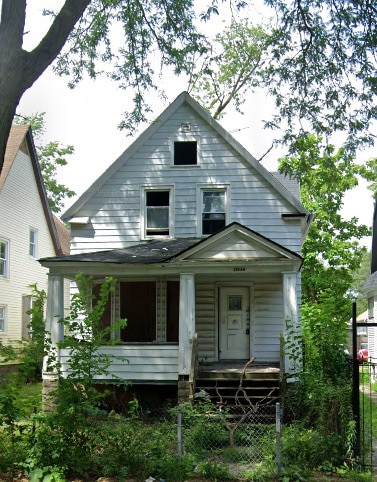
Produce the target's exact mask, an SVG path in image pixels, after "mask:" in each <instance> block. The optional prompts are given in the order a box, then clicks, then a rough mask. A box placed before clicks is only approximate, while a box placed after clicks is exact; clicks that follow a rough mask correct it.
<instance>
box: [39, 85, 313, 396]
mask: <svg viewBox="0 0 377 482" xmlns="http://www.w3.org/2000/svg"><path fill="white" fill-rule="evenodd" d="M63 219H64V220H65V221H66V222H69V223H70V225H71V229H72V231H71V255H70V256H63V257H58V258H48V259H43V260H41V263H42V265H43V266H44V267H47V268H49V280H50V281H49V296H51V302H50V305H49V306H50V311H49V313H48V329H49V330H50V332H51V334H52V340H53V342H54V343H57V342H58V341H59V340H61V339H62V337H63V336H64V335H63V331H62V327H61V326H60V325H59V323H58V322H57V320H59V317H62V315H63V306H62V300H63V296H64V294H63V280H64V279H66V278H68V279H71V280H74V278H75V275H76V273H78V272H81V273H83V274H87V275H91V276H93V277H94V285H96V284H98V283H101V281H103V279H104V277H105V276H110V275H111V276H114V277H116V278H117V279H118V280H119V283H118V284H117V288H116V292H115V294H114V295H113V296H112V298H111V300H110V302H109V307H108V310H107V314H106V317H107V319H106V322H107V323H109V324H111V323H112V322H113V321H114V320H116V319H119V318H120V317H122V318H126V319H127V327H126V328H124V329H122V330H120V331H119V333H117V335H118V336H119V338H120V340H121V342H120V344H118V345H116V346H111V347H110V346H109V347H107V348H104V349H105V350H107V351H109V352H111V353H113V354H114V355H125V356H126V357H127V359H128V362H129V363H122V362H117V361H115V362H114V364H113V366H112V371H113V373H114V374H116V375H118V376H119V377H121V378H125V379H127V380H130V381H131V382H132V383H133V385H134V386H137V385H142V384H155V385H158V384H160V385H164V384H165V385H169V384H170V385H173V386H174V387H178V391H179V394H180V395H181V396H182V398H183V397H184V396H185V395H184V394H185V393H186V392H185V390H187V388H188V385H189V384H190V383H191V384H192V383H193V380H192V367H193V359H194V358H195V359H197V360H198V361H199V364H200V365H201V366H202V367H203V366H206V364H207V365H209V364H211V363H218V362H222V363H225V364H227V366H232V364H233V365H234V366H236V365H237V366H238V365H240V366H241V365H242V364H243V363H245V362H246V361H248V360H249V359H250V358H251V357H255V362H254V364H255V366H260V367H266V369H268V368H269V367H275V369H276V370H279V366H280V363H281V359H282V357H281V335H282V334H284V333H286V330H287V325H289V326H293V327H298V325H299V318H300V315H299V306H300V267H301V264H302V258H301V255H300V253H301V247H302V243H303V240H304V238H305V235H306V232H307V229H308V227H309V224H310V219H311V216H310V213H309V212H308V211H307V210H306V209H305V208H304V207H303V205H302V204H301V202H300V199H299V189H298V185H297V182H296V181H295V180H290V179H286V178H284V177H283V176H281V175H273V174H271V173H270V172H268V171H267V170H266V169H265V168H264V167H263V166H262V165H261V164H260V163H259V162H258V161H257V160H256V159H254V157H253V156H252V155H251V154H250V153H249V152H247V151H246V150H245V149H244V148H243V147H242V146H241V145H240V144H239V143H238V142H237V141H236V140H235V139H234V138H233V137H232V136H231V135H230V134H229V133H228V132H227V131H225V130H224V129H223V128H222V127H221V125H220V124H219V123H218V122H216V121H215V120H214V119H213V118H212V117H211V116H210V115H209V114H208V112H207V111H206V110H205V109H203V108H202V107H201V106H200V105H199V104H198V103H197V102H196V101H194V100H193V99H192V98H191V97H190V95H189V94H187V93H185V92H184V93H182V94H181V95H180V96H179V97H177V99H176V100H175V101H174V102H173V103H172V104H171V105H170V106H169V107H168V108H167V109H166V110H165V111H164V112H163V113H162V114H161V115H160V116H159V117H157V118H156V120H155V121H154V122H153V123H152V124H151V125H150V126H149V127H148V128H147V129H146V130H145V131H144V132H143V133H142V134H141V135H140V136H139V137H138V138H137V139H136V140H135V141H134V143H133V144H132V145H131V146H130V147H129V148H128V149H127V150H126V151H125V152H124V153H123V154H122V155H121V156H120V157H119V158H118V159H117V160H116V161H115V162H114V163H113V164H112V165H111V166H110V167H109V168H108V169H107V170H106V171H105V172H104V173H103V175H101V177H100V178H99V179H98V180H97V181H96V182H95V183H94V184H93V185H92V186H91V187H90V188H89V189H88V190H87V191H86V192H85V193H84V194H83V195H82V196H81V197H80V198H79V199H78V200H77V201H76V202H75V203H74V204H73V206H72V207H71V208H70V209H68V211H67V212H66V213H65V214H64V216H63ZM195 334H196V335H195ZM194 335H195V336H194ZM196 336H197V345H196V342H195V340H196ZM193 352H194V353H193ZM193 354H194V357H193ZM58 355H59V357H60V361H61V362H62V364H63V367H64V363H65V361H66V359H67V356H68V353H67V352H66V351H64V350H58ZM48 377H49V374H46V375H45V378H46V380H47V379H48Z"/></svg>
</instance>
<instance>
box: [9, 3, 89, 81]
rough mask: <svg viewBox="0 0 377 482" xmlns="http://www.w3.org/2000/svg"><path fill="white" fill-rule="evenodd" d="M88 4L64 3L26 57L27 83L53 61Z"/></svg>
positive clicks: (34, 78)
mask: <svg viewBox="0 0 377 482" xmlns="http://www.w3.org/2000/svg"><path fill="white" fill-rule="evenodd" d="M8 1H11V0H8ZM18 1H19V0H18ZM89 4H90V0H66V1H65V3H64V5H63V7H62V8H61V10H60V12H59V13H58V14H57V16H56V17H55V18H54V21H53V22H52V24H51V27H50V29H49V30H48V32H47V34H46V35H45V36H44V38H43V39H42V40H41V42H40V43H39V45H38V46H37V47H36V48H35V49H34V50H33V51H32V52H30V53H29V54H28V55H27V68H26V71H25V74H26V76H27V83H29V84H30V85H32V84H33V83H34V82H35V81H36V80H37V79H38V77H39V76H40V75H41V74H42V73H43V72H44V70H45V69H46V68H47V67H48V66H49V65H50V64H51V63H52V62H53V60H55V58H56V57H57V55H58V54H59V52H60V51H61V49H62V48H63V46H64V44H65V43H66V41H67V39H68V37H69V35H70V33H71V32H72V30H73V29H74V27H75V25H76V23H77V21H78V20H79V19H80V17H81V16H82V15H83V13H84V12H85V9H86V8H87V6H88V5H89Z"/></svg>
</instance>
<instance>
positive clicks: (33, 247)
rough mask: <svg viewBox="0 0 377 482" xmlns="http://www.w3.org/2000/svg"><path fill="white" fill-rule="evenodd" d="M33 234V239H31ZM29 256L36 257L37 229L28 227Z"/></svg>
mask: <svg viewBox="0 0 377 482" xmlns="http://www.w3.org/2000/svg"><path fill="white" fill-rule="evenodd" d="M32 234H33V240H32V239H31V237H32ZM29 256H30V258H33V259H37V257H38V230H37V229H34V228H30V230H29Z"/></svg>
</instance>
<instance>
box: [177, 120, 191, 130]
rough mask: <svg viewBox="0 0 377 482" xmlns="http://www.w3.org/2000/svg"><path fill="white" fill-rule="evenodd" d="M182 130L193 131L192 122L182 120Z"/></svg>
mask: <svg viewBox="0 0 377 482" xmlns="http://www.w3.org/2000/svg"><path fill="white" fill-rule="evenodd" d="M180 130H181V132H191V123H190V122H182V124H181V129H180Z"/></svg>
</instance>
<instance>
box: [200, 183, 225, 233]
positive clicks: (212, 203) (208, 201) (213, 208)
mask: <svg viewBox="0 0 377 482" xmlns="http://www.w3.org/2000/svg"><path fill="white" fill-rule="evenodd" d="M228 197H229V196H228V187H227V186H224V187H216V188H212V187H201V188H200V201H199V206H200V213H198V221H199V222H198V228H199V229H198V231H199V232H198V234H199V235H203V236H207V235H210V234H214V233H216V232H217V231H219V230H220V229H222V228H224V227H225V226H226V225H227V224H228V217H229V216H228V208H229V207H228Z"/></svg>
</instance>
